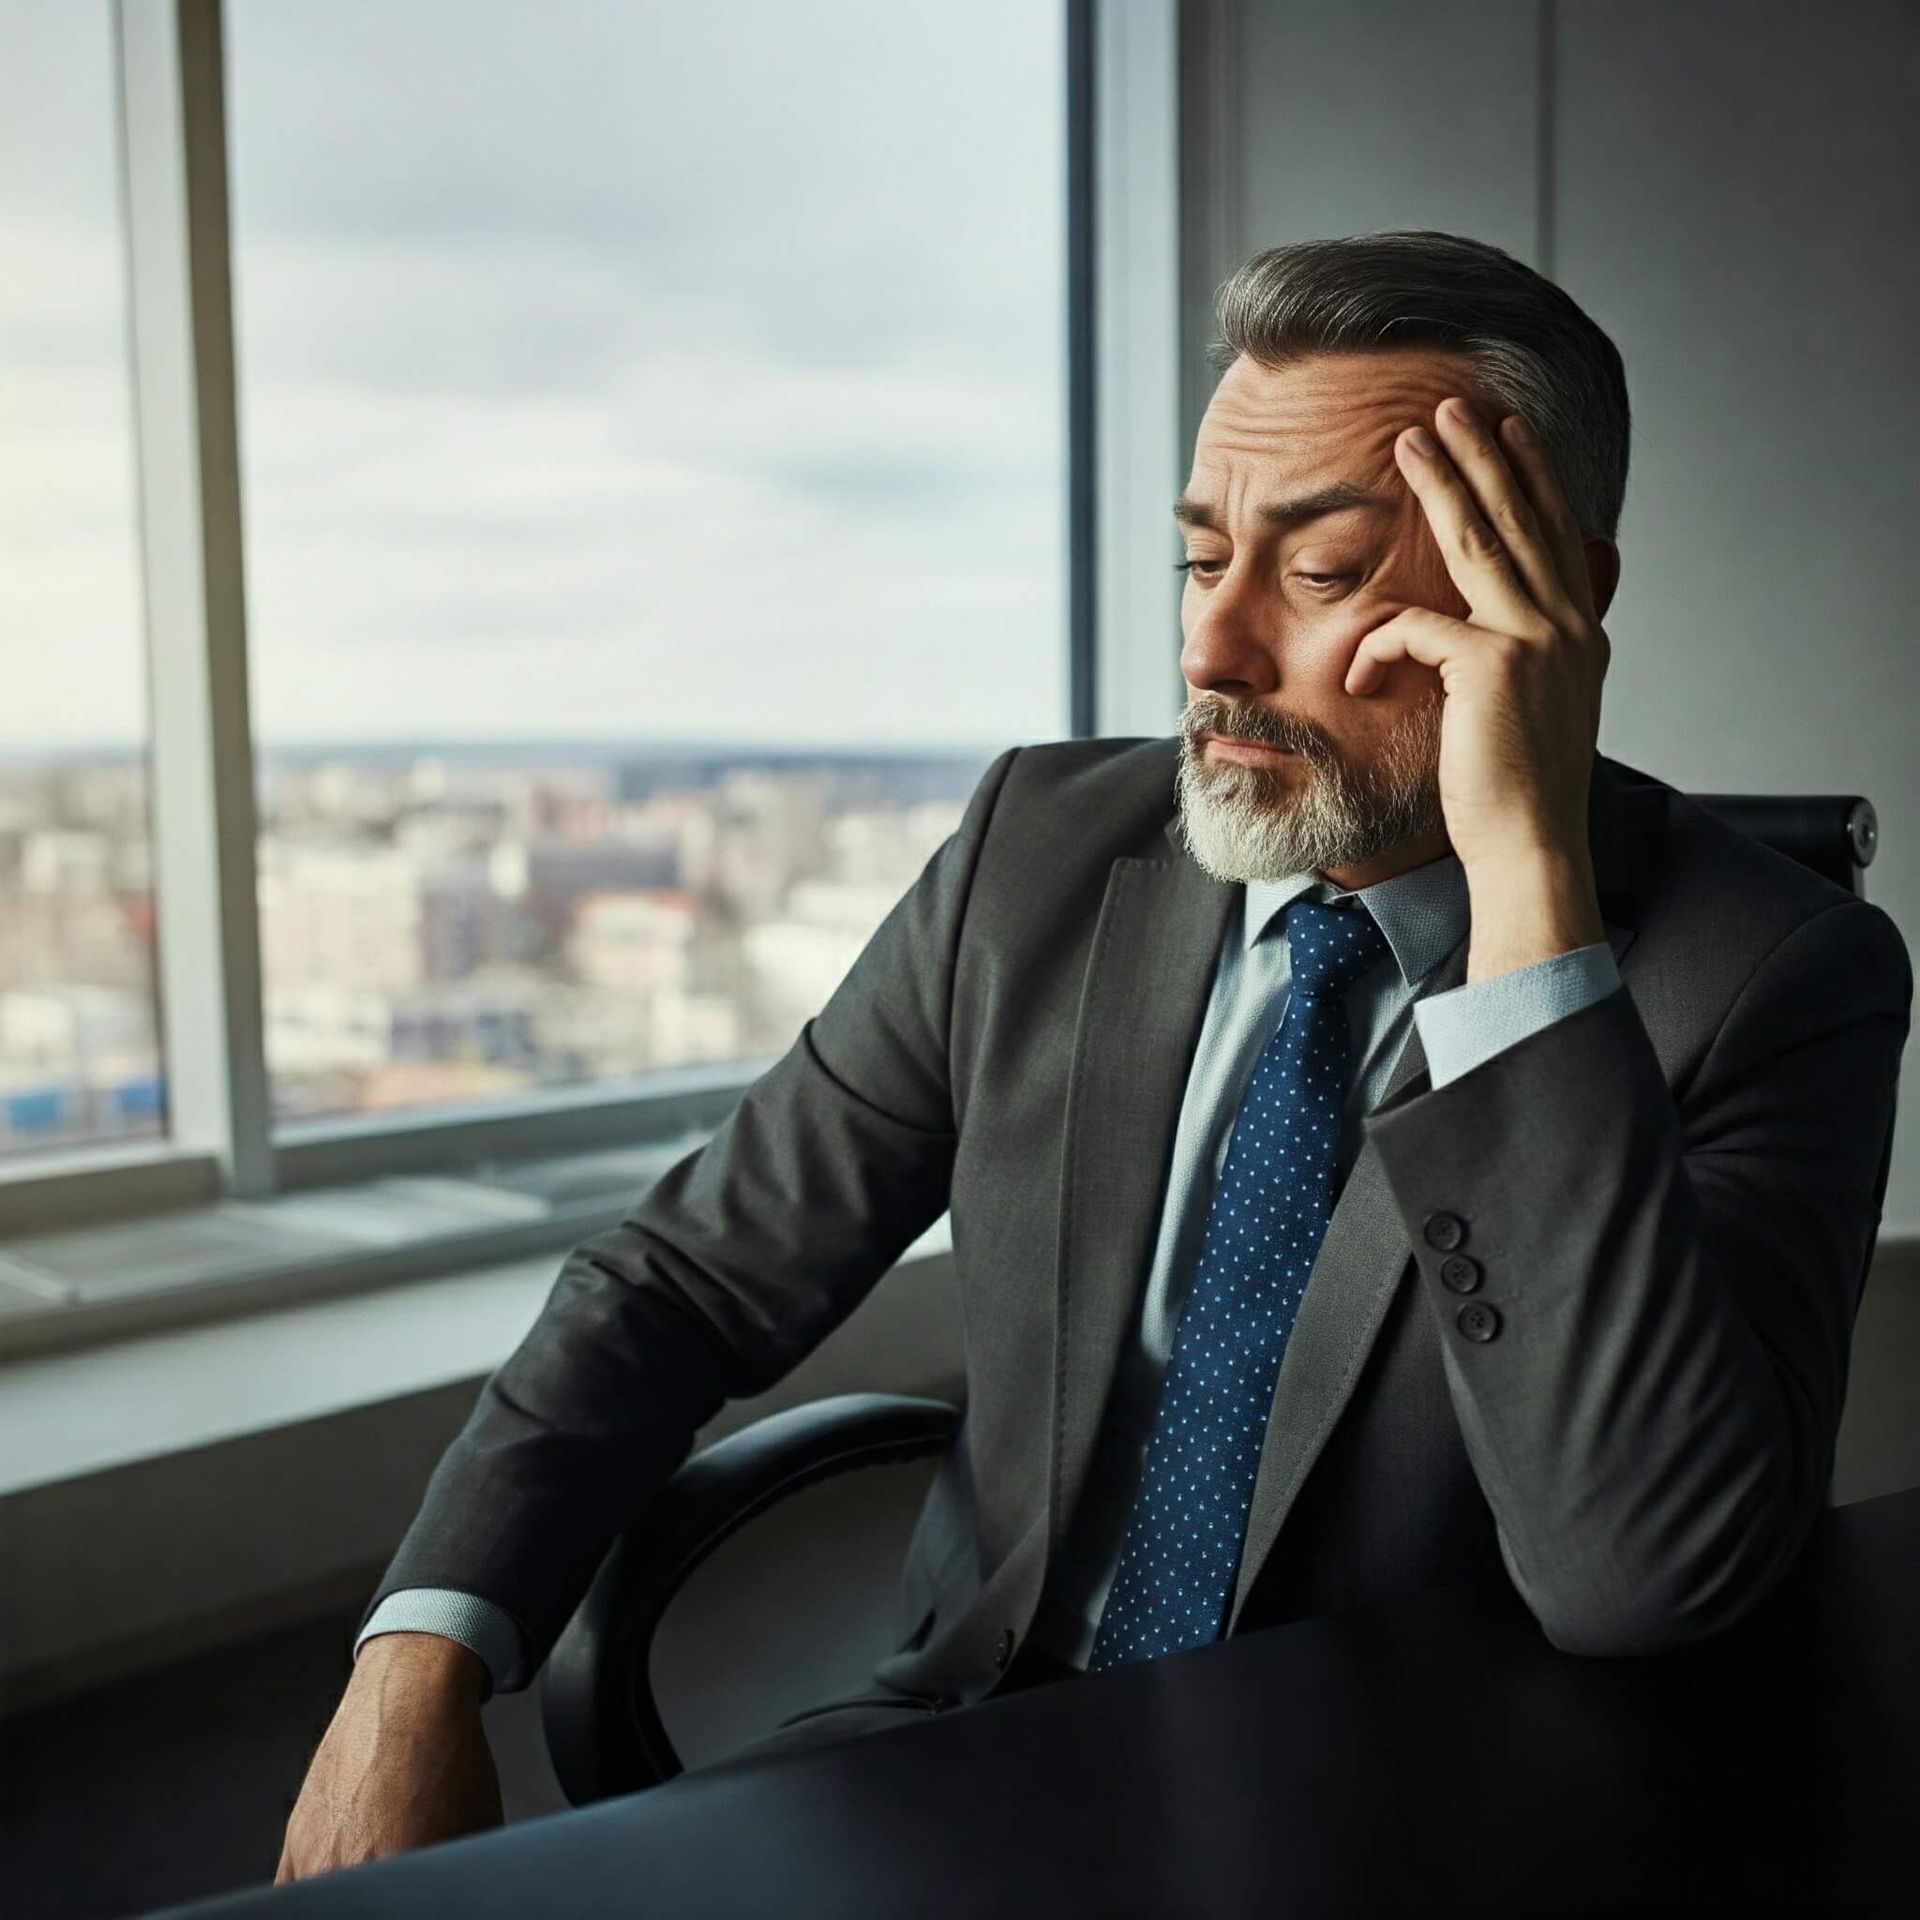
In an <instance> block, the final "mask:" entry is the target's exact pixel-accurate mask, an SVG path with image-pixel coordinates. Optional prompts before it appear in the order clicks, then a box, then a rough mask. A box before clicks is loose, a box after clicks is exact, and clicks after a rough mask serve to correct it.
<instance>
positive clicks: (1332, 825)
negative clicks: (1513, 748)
mask: <svg viewBox="0 0 1920 1920" xmlns="http://www.w3.org/2000/svg"><path fill="white" fill-rule="evenodd" d="M1444 702H1445V696H1444V694H1442V693H1441V691H1440V690H1439V689H1438V688H1437V687H1436V688H1435V689H1434V690H1433V693H1432V695H1431V697H1430V698H1428V699H1426V700H1423V701H1422V702H1421V703H1420V704H1419V705H1417V706H1415V707H1412V708H1410V709H1409V710H1408V711H1407V712H1406V713H1405V714H1404V715H1403V716H1402V717H1401V719H1400V720H1399V721H1398V722H1397V723H1396V724H1395V726H1394V728H1393V729H1392V731H1391V732H1390V733H1389V734H1388V735H1387V737H1386V740H1385V742H1384V744H1383V746H1382V749H1381V751H1380V754H1379V756H1378V757H1377V758H1376V759H1375V760H1374V761H1373V763H1372V764H1371V765H1370V766H1368V767H1366V768H1364V769H1361V770H1356V769H1354V768H1352V767H1350V766H1349V765H1348V764H1347V763H1346V762H1345V761H1344V760H1342V759H1340V758H1339V757H1338V756H1337V755H1335V754H1334V753H1333V752H1332V751H1331V749H1329V748H1328V747H1327V745H1326V743H1325V742H1324V740H1321V739H1318V738H1310V737H1308V736H1307V735H1305V734H1304V733H1300V732H1298V731H1296V730H1293V729H1283V730H1282V731H1283V733H1284V736H1285V737H1284V738H1283V740H1282V742H1281V743H1282V744H1285V745H1288V746H1292V747H1295V748H1296V749H1298V758H1297V759H1296V761H1295V762H1294V763H1293V764H1291V765H1289V766H1287V767H1284V768H1274V769H1272V770H1269V769H1267V768H1265V767H1255V766H1247V765H1243V764H1239V763H1232V762H1224V761H1223V762H1220V763H1219V764H1217V765H1209V764H1208V763H1207V762H1206V761H1205V760H1204V759H1203V758H1202V753H1201V749H1200V748H1199V747H1198V746H1197V745H1196V744H1195V741H1194V735H1195V733H1196V732H1198V731H1200V730H1201V729H1203V728H1206V727H1212V726H1218V725H1219V724H1220V722H1221V717H1222V709H1221V706H1220V705H1219V703H1217V702H1214V703H1211V704H1210V703H1208V702H1206V701H1201V702H1196V703H1195V705H1194V706H1191V707H1189V708H1188V710H1187V712H1186V714H1184V715H1182V717H1181V743H1180V770H1179V776H1178V781H1177V795H1178V800H1179V819H1180V834H1181V838H1182V839H1183V840H1184V841H1185V842H1186V846H1187V851H1188V852H1189V853H1191V854H1192V855H1193V857H1194V859H1195V861H1196V862H1197V863H1198V864H1199V865H1200V866H1201V867H1202V868H1203V869H1204V870H1205V871H1206V872H1208V873H1210V874H1212V875H1213V877H1214V878H1215V879H1216V880H1284V879H1285V878H1286V877H1287V875H1288V874H1292V873H1304V872H1309V871H1311V872H1320V871H1323V870H1324V869H1326V868H1328V867H1358V866H1365V865H1367V864H1369V863H1370V862H1372V861H1374V860H1377V859H1379V858H1380V857H1381V855H1383V854H1386V853H1389V852H1391V851H1392V850H1393V849H1394V848H1396V847H1398V846H1401V845H1403V844H1404V843H1406V842H1408V841H1410V840H1414V839H1417V838H1424V837H1426V836H1428V835H1430V834H1432V833H1433V832H1434V831H1435V830H1436V829H1439V828H1441V827H1443V826H1444V825H1445V818H1446V817H1445V814H1444V813H1443V812H1442V810H1441V806H1440V777H1439V765H1440V716H1441V709H1442V707H1443V705H1444ZM1226 730H1227V731H1229V732H1231V731H1233V729H1232V728H1231V727H1229V728H1227V729H1226ZM1266 737H1267V738H1269V739H1271V738H1272V737H1273V736H1272V735H1271V734H1268V735H1267V736H1266Z"/></svg>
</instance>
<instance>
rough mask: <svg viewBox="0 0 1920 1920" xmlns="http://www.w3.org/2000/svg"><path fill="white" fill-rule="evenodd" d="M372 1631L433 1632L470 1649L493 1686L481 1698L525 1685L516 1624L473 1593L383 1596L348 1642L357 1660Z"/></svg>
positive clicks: (404, 1591) (445, 1590)
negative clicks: (350, 1643) (351, 1641)
mask: <svg viewBox="0 0 1920 1920" xmlns="http://www.w3.org/2000/svg"><path fill="white" fill-rule="evenodd" d="M376 1633H437V1634H439V1635H440V1636H441V1637H442V1638H443V1639H447V1640H458V1641H459V1642H460V1644H461V1645H462V1646H463V1647H471V1648H472V1649H473V1651H474V1652H475V1653H477V1654H478V1655H479V1656H480V1659H481V1662H482V1664H483V1665H484V1666H485V1667H486V1669H487V1674H488V1677H489V1679H490V1681H491V1683H492V1684H491V1685H490V1686H489V1688H488V1690H487V1693H486V1694H485V1695H484V1696H483V1698H486V1699H491V1698H492V1696H493V1695H494V1694H496V1693H511V1692H513V1691H514V1690H515V1689H516V1688H519V1687H524V1686H525V1685H526V1684H527V1680H526V1675H525V1674H524V1673H523V1672H522V1671H521V1667H522V1665H523V1655H522V1649H521V1643H520V1626H519V1622H518V1621H516V1620H515V1619H514V1617H513V1615H512V1614H510V1613H508V1612H507V1611H506V1609H505V1608H504V1607H497V1606H495V1605H494V1603H493V1602H492V1601H491V1600H482V1599H481V1598H480V1596H479V1595H478V1594H475V1593H460V1592H457V1591H455V1590H454V1589H453V1588H451V1587H402V1588H400V1589H399V1591H398V1592H395V1593H390V1594H388V1595H387V1597H386V1598H385V1599H384V1600H382V1601H381V1602H380V1604H379V1605H378V1606H377V1607H375V1608H374V1610H373V1615H372V1618H370V1619H369V1620H368V1622H367V1624H366V1625H365V1626H364V1627H362V1628H361V1629H360V1636H359V1638H358V1639H357V1640H355V1641H354V1643H353V1652H354V1657H355V1658H356V1659H358V1658H359V1654H360V1649H361V1648H362V1647H363V1646H365V1645H366V1643H367V1642H368V1641H369V1640H371V1639H372V1638H373V1636H374V1635H375V1634H376Z"/></svg>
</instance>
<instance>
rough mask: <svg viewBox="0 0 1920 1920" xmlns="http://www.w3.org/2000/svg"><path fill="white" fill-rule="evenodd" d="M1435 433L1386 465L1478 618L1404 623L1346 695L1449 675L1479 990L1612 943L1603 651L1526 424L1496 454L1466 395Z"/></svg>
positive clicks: (1450, 823)
mask: <svg viewBox="0 0 1920 1920" xmlns="http://www.w3.org/2000/svg"><path fill="white" fill-rule="evenodd" d="M1434 419H1435V422H1436V424H1437V425H1438V427H1439V429H1440V433H1441V436H1442V439H1443V440H1444V447H1443V446H1442V445H1441V444H1440V443H1437V442H1436V441H1435V440H1434V438H1433V436H1432V435H1431V434H1429V433H1428V432H1427V431H1426V430H1425V429H1424V428H1421V427H1414V428H1410V429H1409V430H1408V431H1407V432H1405V433H1403V434H1402V435H1401V436H1400V437H1399V439H1398V440H1397V441H1396V442H1395V443H1394V453H1395V456H1396V458H1397V459H1398V460H1399V463H1400V470H1401V472H1402V473H1403V474H1404V475H1405V476H1406V480H1407V484H1408V485H1409V486H1410V487H1411V488H1412V489H1413V491H1414V493H1415V495H1416V496H1417V497H1418V498H1419V501H1420V505H1421V508H1422V509H1423V511H1424V512H1425V514H1426V516H1427V521H1428V524H1429V525H1430V526H1431V527H1432V529H1433V534H1434V538H1435V540H1436V541H1437V543H1438V545H1439V549H1440V553H1441V557H1442V558H1443V559H1444V561H1445V562H1446V567H1447V571H1448V573H1449V574H1450V575H1451V576H1452V579H1453V582H1454V585H1455V586H1456V587H1457V588H1458V589H1459V592H1460V595H1461V598H1462V599H1463V600H1465V602H1466V605H1467V610H1468V615H1469V617H1468V618H1467V619H1465V620H1458V619H1454V618H1451V617H1449V616H1448V615H1446V614H1443V613H1440V612H1437V611H1435V610H1433V609H1431V608H1427V607H1408V608H1405V609H1403V610H1402V611H1401V612H1399V613H1397V614H1396V615H1394V617H1393V618H1392V619H1391V620H1388V621H1385V622H1383V623H1382V624H1381V625H1380V626H1378V627H1376V628H1374V629H1373V631H1372V632H1371V633H1369V634H1367V635H1366V637H1365V638H1364V639H1363V640H1362V641H1361V642H1360V644H1359V647H1358V648H1357V649H1356V651H1355V654H1354V657H1353V660H1352V662H1351V664H1350V665H1349V666H1348V669H1347V679H1346V689H1347V691H1348V692H1349V693H1351V694H1354V695H1356V696H1365V695H1366V694H1367V693H1369V692H1371V691H1372V690H1373V689H1374V688H1375V687H1376V686H1377V685H1378V684H1379V683H1380V681H1381V679H1382V677H1383V676H1384V675H1385V672H1386V670H1387V668H1388V666H1389V665H1391V664H1392V663H1393V662H1394V661H1397V660H1401V659H1413V660H1418V661H1420V662H1421V663H1422V664H1424V665H1426V666H1430V667H1433V668H1435V669H1436V670H1437V671H1438V673H1439V675H1440V681H1441V686H1442V688H1443V689H1444V692H1445V697H1446V705H1445V708H1444V710H1443V715H1442V725H1441V735H1440V768H1439V780H1440V801H1441V807H1442V810H1443V811H1444V813H1445V815H1446V822H1447V837H1448V839H1449V841H1450V842H1451V843H1452V846H1453V850H1454V852H1455V853H1456V854H1457V855H1458V856H1459V858H1460V864H1461V866H1462V867H1463V868H1464V869H1465V871H1466V876H1467V885H1468V891H1469V894H1470V896H1471V900H1472V927H1473V931H1472V936H1471V941H1470V945H1469V949H1468V968H1467V977H1468V979H1469V980H1475V979H1485V978H1487V977H1489V976H1490V975H1492V974H1495V973H1502V972H1506V971H1507V970H1509V969H1510V968H1513V967H1517V966H1524V965H1527V964H1529V963H1530V962H1531V961H1534V960H1538V959H1544V958H1546V957H1547V956H1548V955H1550V954H1554V953H1564V952H1567V951H1569V950H1570V949H1571V948H1574V947H1578V946H1586V945H1589V944H1591V943H1592V942H1595V941H1598V940H1602V939H1604V938H1605V937H1606V934H1605V927H1604V923H1603V921H1602V920H1601V917H1600V905H1599V900H1598V898H1597V896H1596V894H1595V892H1594V884H1593V869H1592V859H1591V854H1590V851H1589V849H1588V845H1587V786H1588V779H1589V775H1590V772H1591V769H1592V764H1593V753H1594V747H1595V744H1596V742H1597V740H1598V737H1599V730H1600V683H1601V681H1602V679H1603V678H1604V677H1605V675H1606V670H1607V660H1608V655H1609V652H1610V648H1609V643H1608V640H1607V636H1606V632H1605V630H1604V629H1603V628H1602V627H1601V625H1600V618H1599V615H1598V613H1597V612H1596V611H1595V608H1594V602H1593V592H1592V587H1591V584H1590V582H1589V580H1588V577H1587V566H1586V556H1585V552H1584V546H1583V542H1582V539H1581V535H1580V530H1579V528H1578V527H1577V526H1576V525H1575V524H1574V520H1573V515H1572V513H1571V512H1570V511H1569V509H1568V507H1567V503H1566V498H1565V496H1564V495H1563V494H1562V492H1561V490H1560V487H1559V483H1558V482H1557V481H1556V480H1555V478H1554V476H1553V472H1552V470H1551V468H1550V467H1549V466H1548V464H1547V461H1546V457H1545V455H1544V453H1543V452H1542V450H1541V448H1540V445H1539V442H1538V441H1537V440H1536V439H1535V438H1534V437H1533V436H1532V434H1530V433H1529V432H1528V431H1527V430H1526V427H1525V423H1524V422H1522V421H1521V419H1520V417H1519V416H1518V415H1517V414H1514V415H1510V416H1509V417H1508V418H1507V420H1506V421H1504V422H1503V423H1502V427H1501V438H1500V440H1498V441H1496V439H1495V438H1494V436H1493V435H1492V434H1490V433H1489V432H1488V431H1487V429H1486V426H1485V425H1484V423H1483V422H1482V421H1481V420H1480V419H1479V417H1478V416H1477V415H1476V414H1475V413H1474V412H1473V410H1472V409H1471V408H1470V407H1469V406H1468V404H1467V403H1466V402H1465V401H1464V400H1462V399H1459V398H1457V397H1455V398H1451V399H1448V400H1446V401H1443V402H1442V403H1441V405H1440V407H1439V408H1438V409H1437V410H1436V412H1435V415H1434ZM1503 445H1504V448H1505V453H1504V456H1503V452H1502V447H1503Z"/></svg>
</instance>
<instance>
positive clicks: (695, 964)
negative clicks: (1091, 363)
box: [227, 0, 1070, 1128]
mask: <svg viewBox="0 0 1920 1920" xmlns="http://www.w3.org/2000/svg"><path fill="white" fill-rule="evenodd" d="M227 31H228V96H229V108H228V112H229V130H230V139H231V149H232V172H231V188H230V191H231V198H232V208H233V223H232V245H233V256H234V271H235V297H236V305H237V321H238V362H239V384H240V396H239V397H240V423H241V448H242V473H243V482H244V528H245V543H246V544H245V551H246V570H247V599H248V610H249V634H250V660H251V673H250V678H251V683H252V701H253V726H254V762H255V771H256V783H257V789H258V796H259V829H260V832H259V847H258V896H259V913H260V946H261V967H262V975H263V981H264V988H263V993H264V1009H263V1012H264V1021H265V1046H266V1052H267V1064H268V1068H269V1072H270V1076H271V1085H272V1097H273V1109H274V1114H275V1118H276V1120H277V1121H279V1122H280V1123H282V1125H283V1128H284V1127H286V1126H287V1125H289V1124H290V1123H295V1122H299V1121H302V1120H309V1119H317V1118H327V1117H334V1118H337V1117H339V1116H344V1115H373V1114H378V1113H387V1112H393V1111H396V1110H412V1109H417V1110H427V1109H433V1108H444V1107H447V1106H449V1105H457V1104H459V1103H474V1102H480V1101H487V1102H497V1101H499V1100H501V1099H508V1100H511V1099H513V1098H515V1097H516V1096H520V1097H524V1096H526V1095H527V1094H529V1093H530V1092H532V1091H533V1090H535V1089H542V1088H551V1087H563V1086H570V1085H585V1084H589V1083H591V1084H611V1083H617V1082H629V1081H636V1080H638V1081H644V1079H645V1077H646V1076H647V1075H649V1074H652V1073H657V1072H659V1071H660V1070H663V1069H670V1068H677V1067H685V1066H689V1065H697V1064H700V1063H715V1062H730V1061H750V1060H755V1059H759V1058H761V1057H762V1056H768V1055H771V1054H774V1053H777V1052H779V1051H781V1050H783V1049H784V1048H785V1047H786V1046H787V1045H788V1044H789V1042H790V1041H791V1040H792V1038H793V1036H794V1034H795V1033H796V1032H797V1030H798V1029H799V1027H800V1025H801V1024H802V1023H803V1021H804V1020H805V1019H806V1018H807V1017H808V1015H810V1014H811V1013H812V1012H814V1011H815V1010H817V1008H818V1007H819V1005H820V1004H821V1002H822V1001H823V1000H824V999H825V998H826V997H827V995H828V994H829V993H830V992H831V991H832V989H833V987H834V986H835V985H836V984H837V982H838V980H839V979H840V977H841V975H842V974H843V973H844V972H845V970H846V967H847V966H848V964H849V963H850V962H851V961H852V959H853V958H854V956H855V955H856V954H857V953H858V951H859V950H860V948H861V946H862V945H863V944H864V942H865V941H866V939H867V938H868V936H869V935H870V934H871V933H872V931H873V929H874V927H875V926H876V925H877V924H878V922H879V921H880V919H881V918H882V917H883V915H884V914H885V912H886V911H887V909H888V908H889V907H890V906H891V905H892V903H893V901H894V900H895V899H897V898H898V896H899V895H900V893H901V892H902V891H904V889H905V888H906V887H907V885H908V884H909V883H910V882H911V881H912V879H913V878H914V876H915V875H916V874H917V873H918V871H919V870H920V868H921V866H922V865H923V864H924V863H925V861H926V859H927V857H928V855H929V854H930V853H931V852H932V851H933V849H934V848H935V847H936V846H937V845H938V843H939V842H940V841H941V840H942V839H943V838H944V837H945V836H946V834H947V833H948V832H950V831H951V829H952V827H953V826H954V825H955V823H956V822H957V820H958V818H959V815H960V810H961V806H962V804H963V802H964V800H965V798H966V796H967V794H968V793H969V792H970V791H971V789H972V787H973V785H974V783H975V781H976V780H977V778H978V776H979V774H980V772H981V770H982V768H983V767H984V766H985V764H986V762H987V761H988V760H989V759H990V758H991V757H992V755H993V754H995V753H996V752H998V751H999V750H1000V749H1001V748H1002V747H1004V746H1005V745H1007V744H1008V743H1009V742H1012V741H1015V740H1035V739H1048V738H1055V737H1058V736H1060V735H1062V734H1064V733H1066V732H1067V731H1069V728H1070V722H1069V716H1068V705H1067V670H1066V639H1065V614H1064V605H1063V602H1064V579H1063V564H1064V534H1063V518H1062V516H1063V508H1064V493H1065V489H1064V483H1063V467H1064V458H1065V455H1064V446H1063V439H1064V427H1065V399H1064V377H1065V363H1064V354H1063V340H1064V314H1063V310H1062V301H1063V293H1064V285H1065V282H1064V274H1063V271H1062V254H1063V247H1064V230H1063V220H1064V204H1063V202H1064V193H1063V180H1062V168H1063V163H1064V156H1065V140H1064V136H1063V113H1064V90H1063V75H1062V71H1061V63H1062V32H1061V21H1060V17H1059V14H1058V12H1057V11H1056V9H1055V8H1053V7H1051V6H1047V5H1043V4H1036V0H939V3H938V4H935V3H934V0H924V3H921V4H915V5H913V6H907V7H903V6H900V5H898V4H897V0H859V3H857V4H856V3H855V0H712V3H711V4H707V5H703V6H700V7H697V8H695V7H685V6H680V5H676V4H668V3H667V0H655V3H654V4H646V5H634V6H620V7H615V6H607V5H602V4H579V3H578V0H574V3H572V4H562V3H556V4H551V5H548V6H546V7H543V8H541V9H539V10H538V11H537V12H534V13H530V12H529V11H528V10H527V9H526V8H525V6H524V5H521V4H518V3H517V0H488V3H487V4H477V3H475V0H464V3H463V4H459V5H454V4H451V0H400V3H397V4H396V0H382V3H381V4H357V5H335V6H330V7H326V8H316V7H248V6H241V7H235V8H233V9H231V10H230V13H229V17H228V24H227Z"/></svg>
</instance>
